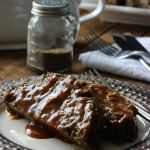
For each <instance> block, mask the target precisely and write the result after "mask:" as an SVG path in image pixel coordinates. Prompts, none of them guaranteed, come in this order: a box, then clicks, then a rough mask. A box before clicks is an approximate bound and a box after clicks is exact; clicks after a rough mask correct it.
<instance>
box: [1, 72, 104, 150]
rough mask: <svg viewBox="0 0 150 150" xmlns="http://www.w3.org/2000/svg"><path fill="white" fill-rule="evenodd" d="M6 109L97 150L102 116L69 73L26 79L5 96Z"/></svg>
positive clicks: (96, 106) (94, 102) (101, 128)
mask: <svg viewBox="0 0 150 150" xmlns="http://www.w3.org/2000/svg"><path fill="white" fill-rule="evenodd" d="M4 102H5V103H6V105H7V107H8V109H10V110H12V111H15V112H16V113H17V114H19V115H21V116H23V117H25V118H27V119H28V120H34V121H35V122H36V123H39V124H40V125H43V126H45V127H47V128H48V129H49V130H51V131H53V132H55V134H58V135H61V136H63V137H64V138H65V139H66V140H68V141H69V142H73V143H75V144H78V145H80V146H82V147H85V148H86V149H98V147H99V144H100V142H101V140H100V139H101V138H102V137H103V136H104V131H105V119H104V117H103V115H102V111H101V110H100V109H99V106H98V105H97V103H96V101H95V100H93V97H92V96H91V93H90V92H89V91H88V90H85V89H83V88H82V85H81V83H80V82H79V81H78V80H76V79H75V78H74V77H72V76H65V75H60V74H54V73H48V74H47V75H42V76H40V77H33V78H31V79H28V80H27V81H26V82H25V83H23V84H21V85H18V86H16V87H14V88H13V89H12V90H11V91H10V92H9V93H8V94H6V95H5V96H4Z"/></svg>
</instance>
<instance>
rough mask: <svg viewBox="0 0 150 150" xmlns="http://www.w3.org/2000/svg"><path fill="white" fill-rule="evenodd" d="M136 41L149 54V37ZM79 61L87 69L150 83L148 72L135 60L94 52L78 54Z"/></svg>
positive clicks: (149, 72)
mask: <svg viewBox="0 0 150 150" xmlns="http://www.w3.org/2000/svg"><path fill="white" fill-rule="evenodd" d="M137 40H138V41H139V42H140V43H141V44H142V45H143V46H144V47H145V48H146V49H147V50H148V51H149V52H150V38H149V37H139V38H137ZM79 60H80V61H82V64H83V65H84V66H85V67H88V68H95V69H97V70H101V71H104V72H108V73H112V74H116V75H121V76H126V77H130V78H134V79H138V80H143V81H148V82H150V71H148V70H147V69H146V68H145V67H144V66H143V65H142V64H141V63H140V62H139V61H138V60H135V59H130V58H126V59H119V58H114V57H110V56H107V55H106V54H104V53H102V52H100V51H99V50H95V51H89V52H85V53H82V54H80V55H79ZM148 61H149V63H150V60H148Z"/></svg>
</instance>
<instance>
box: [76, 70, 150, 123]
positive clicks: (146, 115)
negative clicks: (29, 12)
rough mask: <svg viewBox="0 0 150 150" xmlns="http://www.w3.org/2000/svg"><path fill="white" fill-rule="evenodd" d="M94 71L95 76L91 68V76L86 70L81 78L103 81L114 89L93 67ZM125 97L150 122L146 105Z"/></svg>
mask: <svg viewBox="0 0 150 150" xmlns="http://www.w3.org/2000/svg"><path fill="white" fill-rule="evenodd" d="M93 71H94V73H95V74H96V75H97V76H95V75H94V73H93V72H92V71H91V70H89V73H90V75H91V76H89V75H88V73H86V72H85V75H83V74H81V76H80V77H79V78H80V79H83V80H89V81H91V82H97V83H103V84H104V85H106V86H107V87H108V88H109V89H112V87H111V86H110V85H109V83H108V82H107V81H106V80H105V79H104V78H103V77H102V76H101V75H100V73H98V71H97V70H96V69H94V68H93ZM99 79H100V80H99ZM125 99H126V100H128V101H129V102H130V103H132V104H133V105H134V106H135V107H136V108H137V109H138V115H139V116H141V117H142V118H144V119H145V120H146V121H148V122H149V123H150V112H148V111H147V110H145V108H144V107H143V108H142V106H141V105H139V104H138V103H136V102H135V101H134V100H132V99H130V98H128V97H125Z"/></svg>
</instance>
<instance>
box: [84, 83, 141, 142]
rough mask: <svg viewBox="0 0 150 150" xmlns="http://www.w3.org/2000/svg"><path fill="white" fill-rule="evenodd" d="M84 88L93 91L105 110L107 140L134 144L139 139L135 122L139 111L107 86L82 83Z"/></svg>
mask: <svg viewBox="0 0 150 150" xmlns="http://www.w3.org/2000/svg"><path fill="white" fill-rule="evenodd" d="M82 86H83V87H84V88H85V89H87V90H88V91H91V93H92V96H93V97H94V98H95V100H96V102H97V103H98V104H99V107H100V109H101V110H103V116H104V117H105V119H106V120H107V126H108V130H107V133H106V138H107V139H109V140H111V141H113V142H115V143H118V144H122V143H125V142H132V141H134V140H135V139H136V138H137V137H138V128H137V123H136V120H135V117H136V114H137V113H138V110H137V109H136V107H134V105H132V104H130V103H129V102H127V101H126V100H125V98H124V97H123V96H121V95H120V94H119V93H118V92H117V91H116V90H114V89H108V88H107V87H106V86H105V85H101V84H92V83H89V82H82Z"/></svg>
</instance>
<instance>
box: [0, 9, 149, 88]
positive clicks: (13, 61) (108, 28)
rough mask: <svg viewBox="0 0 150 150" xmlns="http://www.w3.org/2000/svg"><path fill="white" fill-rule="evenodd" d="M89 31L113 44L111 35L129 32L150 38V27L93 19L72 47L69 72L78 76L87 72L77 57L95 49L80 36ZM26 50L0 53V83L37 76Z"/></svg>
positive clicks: (141, 83)
mask: <svg viewBox="0 0 150 150" xmlns="http://www.w3.org/2000/svg"><path fill="white" fill-rule="evenodd" d="M87 12H88V11H87V10H81V15H83V14H86V13H87ZM89 31H93V32H95V33H96V34H97V35H99V36H101V38H102V39H104V40H106V41H107V42H109V43H113V42H114V41H113V38H112V34H113V33H119V34H121V35H122V34H123V33H124V32H131V33H132V34H133V35H134V36H136V37H138V36H148V37H150V27H148V26H147V27H146V26H140V25H129V24H119V23H109V22H102V21H101V20H100V19H99V18H97V19H94V20H92V21H90V22H88V23H86V24H84V25H83V26H82V27H81V28H80V32H79V36H78V39H77V41H76V43H75V45H74V58H73V66H72V69H71V70H70V71H69V72H66V73H70V74H72V73H75V74H80V73H84V72H85V71H88V68H85V67H84V66H83V65H82V63H81V62H80V61H78V56H79V54H80V53H82V52H85V51H89V50H94V49H95V48H94V47H93V46H91V45H90V44H89V43H88V42H87V41H86V40H85V39H84V37H83V36H82V35H81V34H82V33H87V32H89ZM26 58H27V50H26V49H24V50H9V51H6V50H4V51H2V50H1V51H0V82H5V81H8V80H13V79H17V78H22V77H27V76H33V75H37V73H36V72H34V71H32V70H30V69H29V68H28V67H27V65H26ZM101 74H102V75H103V76H104V77H109V78H113V79H118V80H122V81H126V82H129V83H133V84H136V85H138V86H141V87H144V88H147V89H150V83H149V82H144V81H140V80H134V79H131V78H127V77H122V76H117V75H113V74H109V73H105V72H101Z"/></svg>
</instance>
